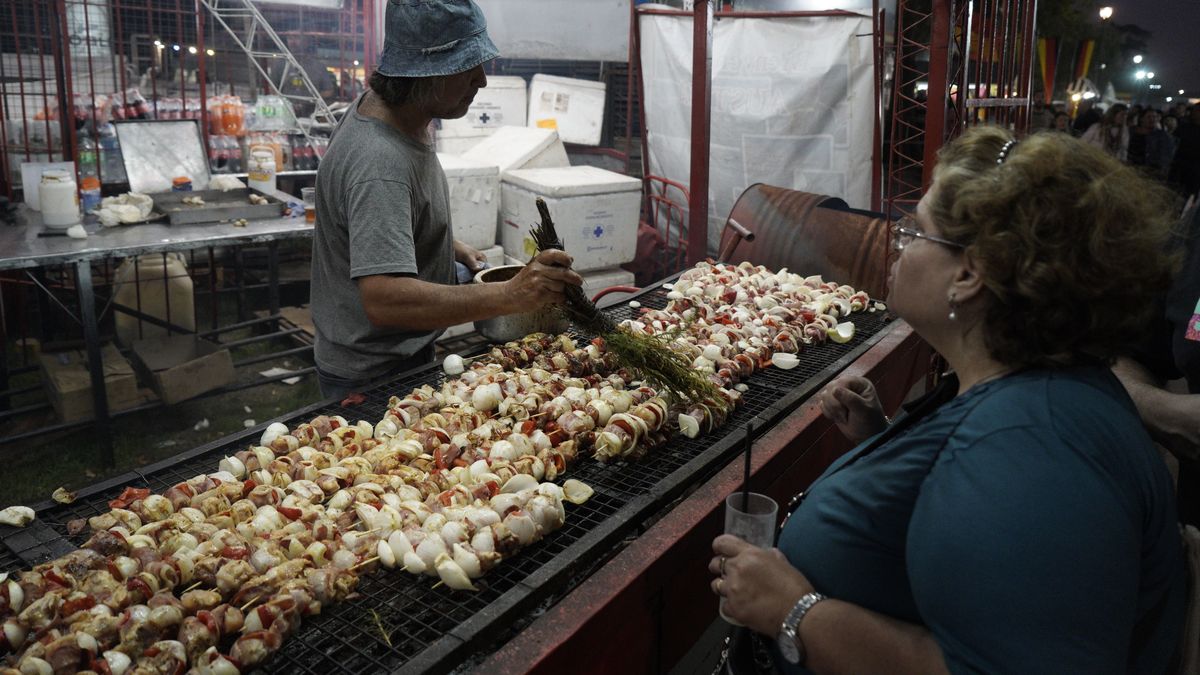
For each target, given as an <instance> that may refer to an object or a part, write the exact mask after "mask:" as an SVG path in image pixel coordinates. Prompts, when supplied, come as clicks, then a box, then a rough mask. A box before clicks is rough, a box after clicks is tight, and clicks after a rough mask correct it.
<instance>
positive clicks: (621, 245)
mask: <svg viewBox="0 0 1200 675" xmlns="http://www.w3.org/2000/svg"><path fill="white" fill-rule="evenodd" d="M603 118H604V85H603V83H599V82H588V81H583V80H571V79H568V78H561V77H552V76H545V75H536V76H534V79H533V87H532V98H531V97H530V96H527V94H526V85H525V81H524V80H523V79H522V78H519V77H490V78H488V86H487V88H485V89H481V90H480V91H479V93H478V94H477V95H476V97H475V102H474V103H473V104H472V105H471V108H470V110H469V111H468V113H467V115H466V116H465V117H464V118H463V119H461V120H445V121H443V124H442V128H441V129H440V130H439V132H438V137H437V143H438V158H439V159H440V160H441V162H442V168H443V170H445V172H446V180H447V182H448V183H449V186H450V204H451V214H452V222H453V224H454V233H455V236H456V237H457V238H458V239H459V240H461V241H463V242H464V243H466V244H468V245H470V246H472V247H474V248H476V249H479V250H480V251H483V252H484V254H485V255H486V256H487V260H488V264H489V265H492V266H495V265H501V264H524V263H526V262H528V260H529V258H530V256H531V255H532V253H533V242H532V240H531V239H530V237H529V229H530V227H531V226H533V225H535V224H536V223H537V222H538V220H539V216H538V212H537V206H536V200H537V198H538V197H541V198H542V199H544V200H546V203H547V205H548V206H549V207H550V213H551V215H553V216H554V222H555V225H556V226H557V229H558V233H559V236H561V237H562V239H563V242H564V244H565V246H566V250H567V252H568V253H569V254H571V256H572V257H573V258H574V260H575V263H574V269H575V271H576V272H579V273H580V275H581V276H583V278H584V291H585V292H586V293H587V294H588V296H589V297H591V296H593V295H595V294H596V293H598V292H599V291H601V290H603V289H605V288H608V287H611V286H629V285H632V284H633V274H632V273H630V272H626V271H625V270H623V269H621V268H620V265H622V264H624V263H628V262H632V261H633V259H634V257H635V255H636V248H637V226H638V218H639V214H640V210H641V188H642V186H641V181H639V180H637V179H635V178H630V177H629V176H625V175H623V174H619V173H614V172H612V171H605V170H604V169H599V168H595V167H591V166H571V165H570V160H569V159H568V157H567V152H566V147H565V146H564V145H563V141H564V140H566V141H568V142H572V143H579V144H586V145H598V144H599V142H600V128H601V125H602V122H603ZM471 330H473V327H472V326H471V325H469V324H463V325H460V326H454V327H452V328H450V329H449V330H447V331H446V332H445V334H444V335H443V339H446V338H451V337H457V336H459V335H462V334H464V333H467V332H470V331H471Z"/></svg>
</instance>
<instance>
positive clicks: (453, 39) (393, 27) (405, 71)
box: [378, 0, 500, 77]
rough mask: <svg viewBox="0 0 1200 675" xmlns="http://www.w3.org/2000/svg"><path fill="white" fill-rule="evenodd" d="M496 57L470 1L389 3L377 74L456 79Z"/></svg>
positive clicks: (400, 0)
mask: <svg viewBox="0 0 1200 675" xmlns="http://www.w3.org/2000/svg"><path fill="white" fill-rule="evenodd" d="M499 55H500V50H498V49H496V45H495V44H493V43H492V39H491V38H490V37H488V34H487V20H486V19H484V17H483V12H482V11H481V10H480V9H479V7H478V5H476V4H475V3H474V2H472V0H388V4H387V13H386V14H385V16H384V40H383V56H382V57H381V58H380V60H379V69H378V70H379V73H380V74H381V75H386V76H387V77H440V76H444V75H455V74H457V73H462V72H466V71H468V70H470V69H472V68H474V67H475V66H478V65H479V64H481V63H486V62H488V61H491V60H492V59H494V58H496V57H497V56H499Z"/></svg>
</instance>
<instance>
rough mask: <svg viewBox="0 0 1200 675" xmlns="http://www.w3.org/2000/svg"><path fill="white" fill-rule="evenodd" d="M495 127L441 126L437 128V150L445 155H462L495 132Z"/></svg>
mask: <svg viewBox="0 0 1200 675" xmlns="http://www.w3.org/2000/svg"><path fill="white" fill-rule="evenodd" d="M495 131H496V130H495V129H472V128H471V127H453V128H446V127H444V126H443V127H442V128H441V129H438V131H437V134H436V138H437V145H436V147H437V151H438V152H439V153H445V154H447V155H462V154H466V153H467V152H469V151H471V150H473V149H474V148H475V146H477V145H479V144H480V143H482V142H483V141H484V140H485V139H487V138H488V137H489V136H491V135H492V134H493V133H495Z"/></svg>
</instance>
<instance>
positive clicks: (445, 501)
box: [438, 490, 454, 506]
mask: <svg viewBox="0 0 1200 675" xmlns="http://www.w3.org/2000/svg"><path fill="white" fill-rule="evenodd" d="M438 501H439V502H441V503H442V506H450V505H451V504H453V503H454V491H453V490H446V491H445V492H443V493H441V494H439V495H438Z"/></svg>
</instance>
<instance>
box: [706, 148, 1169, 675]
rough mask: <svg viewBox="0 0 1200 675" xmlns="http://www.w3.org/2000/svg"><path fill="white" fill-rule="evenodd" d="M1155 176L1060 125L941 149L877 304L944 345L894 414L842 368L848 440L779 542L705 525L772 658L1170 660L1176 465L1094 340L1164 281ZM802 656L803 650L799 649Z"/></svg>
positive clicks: (836, 410) (1033, 664)
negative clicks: (911, 399)
mask: <svg viewBox="0 0 1200 675" xmlns="http://www.w3.org/2000/svg"><path fill="white" fill-rule="evenodd" d="M1170 204H1171V198H1170V196H1169V193H1167V192H1166V190H1165V188H1162V187H1159V186H1157V185H1154V184H1152V183H1150V182H1149V181H1147V180H1145V179H1143V178H1141V177H1139V176H1138V175H1137V174H1136V173H1135V172H1134V171H1133V170H1132V169H1130V168H1127V167H1125V166H1122V165H1121V164H1120V163H1118V162H1117V160H1116V159H1114V158H1113V157H1111V156H1109V155H1107V154H1106V153H1104V152H1102V151H1101V150H1098V149H1096V148H1094V147H1091V146H1089V145H1087V144H1085V143H1082V142H1080V141H1079V140H1077V139H1073V138H1071V137H1069V136H1067V135H1065V134H1036V135H1034V136H1031V137H1029V138H1028V139H1026V140H1024V141H1021V142H1019V143H1018V142H1017V141H1016V140H1014V139H1013V138H1012V136H1011V135H1010V134H1009V132H1007V131H1005V130H1002V129H999V128H986V127H985V128H977V129H973V130H971V131H969V132H967V133H966V134H964V135H963V136H962V137H961V138H960V139H958V140H956V141H954V142H953V143H951V144H949V145H948V146H947V147H946V148H945V149H943V150H942V152H941V154H940V156H939V161H938V165H937V168H936V170H935V172H934V181H933V184H932V186H931V187H930V189H929V191H928V192H927V193H926V194H925V196H924V198H923V199H922V200H921V202H920V204H919V206H918V207H917V210H916V214H915V216H914V217H913V218H911V219H905V220H904V221H901V222H900V223H899V224H898V225H897V227H896V228H894V236H895V247H896V249H897V250H898V251H899V252H900V254H899V256H898V257H897V260H896V262H895V263H894V265H893V267H892V279H891V283H890V284H889V286H890V288H891V292H890V295H889V298H888V305H889V307H890V308H891V309H892V311H894V312H895V313H896V314H897V315H899V316H900V317H901V318H903V319H904V320H905V321H907V322H908V323H909V324H910V325H912V327H913V329H914V330H915V331H916V332H917V333H919V334H920V335H921V336H922V337H923V338H924V339H925V340H927V341H928V342H929V344H930V345H932V346H933V347H934V348H935V349H936V350H937V351H938V352H939V353H941V354H942V355H943V356H944V357H945V359H946V361H947V362H948V363H949V364H950V366H951V367H952V368H953V373H954V374H953V375H951V376H947V377H946V378H945V380H944V381H943V385H942V386H940V387H939V390H940V391H944V392H945V394H946V395H945V396H943V397H941V400H938V397H937V396H936V394H937V392H934V395H931V396H932V398H930V399H929V400H927V401H925V402H922V403H920V404H918V405H917V406H916V408H912V409H910V412H909V413H907V414H906V415H904V416H901V417H900V418H899V419H897V420H896V421H894V422H891V423H890V424H889V422H888V420H887V418H886V417H885V416H884V413H883V410H882V409H881V407H880V404H879V401H878V398H877V397H876V395H875V392H874V388H873V387H872V385H871V383H870V382H869V381H867V380H865V379H862V378H853V377H846V378H841V379H839V380H836V381H834V382H833V383H832V384H831V385H830V386H829V387H827V388H826V390H825V391H823V392H822V394H821V406H822V410H823V412H824V414H825V415H826V416H828V417H829V418H831V419H832V420H833V422H834V423H835V424H836V425H837V426H838V428H839V429H840V430H841V431H842V433H843V434H845V435H846V436H847V437H848V438H850V439H851V440H853V441H856V442H861V444H860V445H859V446H858V447H857V448H855V449H854V450H853V451H851V452H849V453H847V454H846V455H845V456H844V457H842V458H841V459H839V460H838V461H837V462H835V463H834V464H833V465H832V466H831V467H830V468H829V469H828V470H827V471H826V472H825V474H824V475H823V476H821V477H820V478H818V479H817V480H816V481H815V482H814V483H813V484H812V485H811V486H810V488H809V489H808V491H807V492H806V493H805V496H804V498H803V499H802V500H801V501H800V504H799V506H798V507H797V508H796V510H795V511H794V512H793V513H792V515H791V517H790V518H789V519H788V520H787V521H786V523H785V525H784V527H783V529H782V530H781V534H780V538H779V548H777V549H760V548H756V547H753V546H750V545H749V544H746V543H745V542H743V541H741V540H739V539H737V538H735V537H732V536H729V535H722V536H720V537H718V538H717V539H716V540H714V542H713V551H714V553H715V556H714V558H713V559H712V561H711V563H710V570H711V571H712V572H713V574H714V575H718V576H717V578H716V579H714V581H713V582H712V587H713V591H714V592H715V593H717V594H718V595H722V596H724V598H725V605H724V611H725V614H726V615H727V616H729V617H730V618H732V619H734V620H736V621H738V622H740V623H742V624H744V625H746V626H749V627H750V628H752V629H754V630H755V631H756V632H759V633H762V634H765V635H767V636H769V637H772V638H774V639H775V646H776V647H777V649H778V652H776V662H777V663H778V664H779V665H780V666H781V667H782V668H783V670H785V671H786V672H808V671H812V672H818V673H822V672H846V673H884V672H886V673H923V674H929V673H940V672H955V673H963V672H972V673H974V672H986V673H1035V672H1036V673H1051V672H1052V673H1162V672H1165V671H1167V669H1168V668H1169V667H1170V666H1171V664H1172V659H1173V658H1174V654H1175V651H1176V647H1177V643H1178V642H1179V639H1180V636H1181V630H1182V625H1183V611H1184V601H1185V595H1186V579H1185V565H1184V558H1183V549H1182V546H1181V542H1180V535H1179V531H1178V521H1177V517H1176V513H1175V508H1174V506H1173V500H1172V488H1171V483H1170V477H1169V475H1168V473H1167V471H1166V468H1165V466H1164V464H1163V462H1162V460H1161V459H1160V457H1159V456H1158V454H1157V453H1156V451H1155V448H1154V445H1153V443H1152V442H1151V440H1150V438H1149V436H1148V435H1147V433H1146V431H1145V430H1144V428H1143V427H1142V424H1141V422H1140V420H1139V418H1138V414H1137V410H1136V409H1135V408H1134V406H1133V403H1132V402H1131V401H1130V399H1129V396H1128V395H1127V394H1126V393H1125V390H1124V389H1123V388H1122V386H1121V384H1120V382H1119V381H1118V380H1117V379H1116V378H1115V377H1114V376H1113V375H1112V373H1111V371H1110V370H1109V364H1110V363H1111V361H1112V360H1113V359H1114V357H1115V356H1116V355H1117V354H1118V353H1119V351H1120V350H1121V349H1122V348H1123V347H1124V346H1126V345H1127V344H1128V343H1129V342H1130V340H1131V336H1135V335H1137V334H1138V333H1139V332H1140V331H1141V329H1142V327H1143V326H1145V325H1146V324H1147V322H1148V321H1149V319H1150V313H1151V312H1153V311H1154V303H1153V302H1150V301H1148V299H1150V298H1153V297H1155V293H1156V292H1157V291H1158V290H1159V289H1161V288H1163V287H1164V286H1165V284H1166V283H1167V282H1168V281H1169V278H1170V273H1171V268H1172V265H1173V261H1172V260H1170V259H1169V258H1166V257H1164V256H1163V254H1162V253H1161V251H1162V250H1163V248H1162V246H1163V243H1164V241H1165V240H1166V238H1167V236H1168V234H1169V231H1170V228H1171V225H1172V219H1171V216H1170V213H1169V211H1168V210H1167V209H1168V208H1169V205H1170ZM804 669H807V671H806V670H804Z"/></svg>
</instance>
